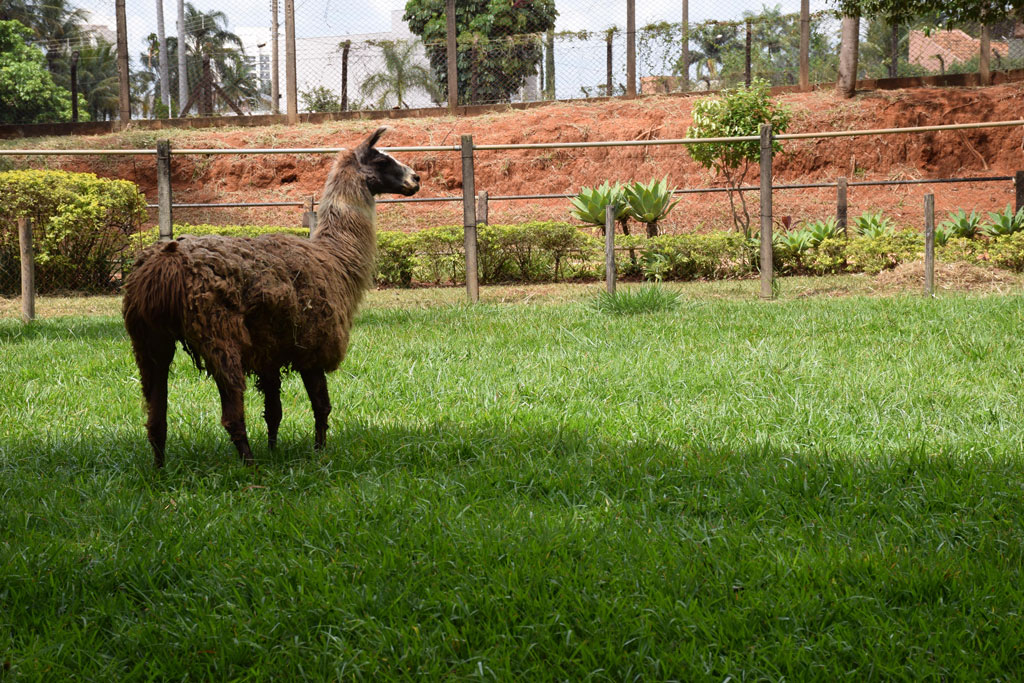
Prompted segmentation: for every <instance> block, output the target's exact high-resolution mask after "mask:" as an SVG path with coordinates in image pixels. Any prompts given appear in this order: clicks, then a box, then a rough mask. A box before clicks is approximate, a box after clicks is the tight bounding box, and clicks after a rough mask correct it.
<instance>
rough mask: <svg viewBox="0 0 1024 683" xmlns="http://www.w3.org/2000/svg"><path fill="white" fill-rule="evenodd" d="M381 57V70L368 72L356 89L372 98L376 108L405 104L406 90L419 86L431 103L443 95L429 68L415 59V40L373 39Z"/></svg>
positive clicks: (439, 99)
mask: <svg viewBox="0 0 1024 683" xmlns="http://www.w3.org/2000/svg"><path fill="white" fill-rule="evenodd" d="M376 44H377V46H378V47H380V49H381V54H382V56H383V57H384V70H383V71H378V72H377V73H375V74H371V75H370V76H369V77H368V78H367V79H366V80H365V81H363V83H362V85H360V86H359V90H360V92H361V93H362V95H363V97H369V98H374V99H375V100H376V106H377V108H378V109H389V108H391V107H393V106H397V107H399V108H401V109H404V108H405V107H406V106H407V104H408V103H407V101H406V99H407V97H408V95H409V93H411V92H413V91H416V90H422V91H424V92H426V93H427V95H428V96H430V99H431V100H433V101H434V102H435V103H437V102H440V101H441V100H443V99H444V95H442V94H441V90H440V88H438V87H437V82H436V81H434V78H433V76H431V74H430V71H429V70H428V69H427V68H426V67H425V66H423V65H422V64H417V63H416V47H417V41H412V40H382V41H379V42H377V43H376Z"/></svg>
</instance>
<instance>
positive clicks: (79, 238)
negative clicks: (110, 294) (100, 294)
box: [0, 170, 147, 291]
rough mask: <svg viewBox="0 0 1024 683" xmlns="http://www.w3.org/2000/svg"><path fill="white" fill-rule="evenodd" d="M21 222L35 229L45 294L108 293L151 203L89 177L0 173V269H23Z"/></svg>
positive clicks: (126, 185) (131, 187)
mask: <svg viewBox="0 0 1024 683" xmlns="http://www.w3.org/2000/svg"><path fill="white" fill-rule="evenodd" d="M21 217H27V218H31V219H32V221H33V248H34V251H35V261H36V286H37V288H38V289H39V290H40V291H47V290H54V289H84V290H94V291H95V290H103V289H109V288H111V287H112V286H113V285H114V284H115V283H116V278H115V274H116V273H117V272H118V271H119V270H120V269H121V266H122V261H123V260H124V256H125V252H126V249H127V247H128V246H129V236H130V235H131V234H132V233H133V232H134V231H135V230H136V229H137V228H138V226H139V225H140V224H141V223H142V221H144V220H145V219H146V217H147V213H146V200H145V198H144V197H143V196H142V194H141V193H140V192H139V189H138V187H137V186H136V185H135V184H134V183H132V182H129V181H127V180H107V179H105V178H98V177H96V175H94V174H92V173H68V172H65V171H39V170H28V171H5V172H0V268H3V269H8V270H9V269H10V264H12V263H14V264H16V263H17V262H18V258H19V255H18V227H17V226H18V218H21ZM7 285H8V287H7V288H10V282H7ZM0 286H3V284H2V283H0Z"/></svg>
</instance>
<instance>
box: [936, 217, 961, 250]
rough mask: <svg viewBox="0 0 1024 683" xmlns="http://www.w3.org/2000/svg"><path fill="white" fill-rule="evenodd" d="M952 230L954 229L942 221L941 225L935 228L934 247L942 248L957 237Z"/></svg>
mask: <svg viewBox="0 0 1024 683" xmlns="http://www.w3.org/2000/svg"><path fill="white" fill-rule="evenodd" d="M953 230H954V229H953V228H952V227H950V226H949V225H948V221H943V222H942V223H941V224H939V225H937V226H935V246H937V247H941V246H944V245H945V244H946V242H948V241H949V240H951V239H953V238H954V237H957V235H956V234H954V232H953Z"/></svg>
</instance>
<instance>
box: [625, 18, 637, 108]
mask: <svg viewBox="0 0 1024 683" xmlns="http://www.w3.org/2000/svg"><path fill="white" fill-rule="evenodd" d="M626 97H636V0H626Z"/></svg>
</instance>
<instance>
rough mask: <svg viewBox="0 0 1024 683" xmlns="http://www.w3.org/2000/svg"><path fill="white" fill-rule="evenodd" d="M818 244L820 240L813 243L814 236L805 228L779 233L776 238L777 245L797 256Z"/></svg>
mask: <svg viewBox="0 0 1024 683" xmlns="http://www.w3.org/2000/svg"><path fill="white" fill-rule="evenodd" d="M820 242H821V240H818V241H817V242H815V240H814V235H813V234H812V233H811V231H810V230H808V229H807V228H801V229H799V230H790V231H789V232H784V233H781V234H780V235H779V236H778V243H779V245H780V246H782V247H785V248H786V249H788V250H789V251H791V252H793V253H794V254H799V253H801V252H804V251H807V250H808V249H811V248H812V247H816V246H817V245H818V244H819V243H820Z"/></svg>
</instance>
